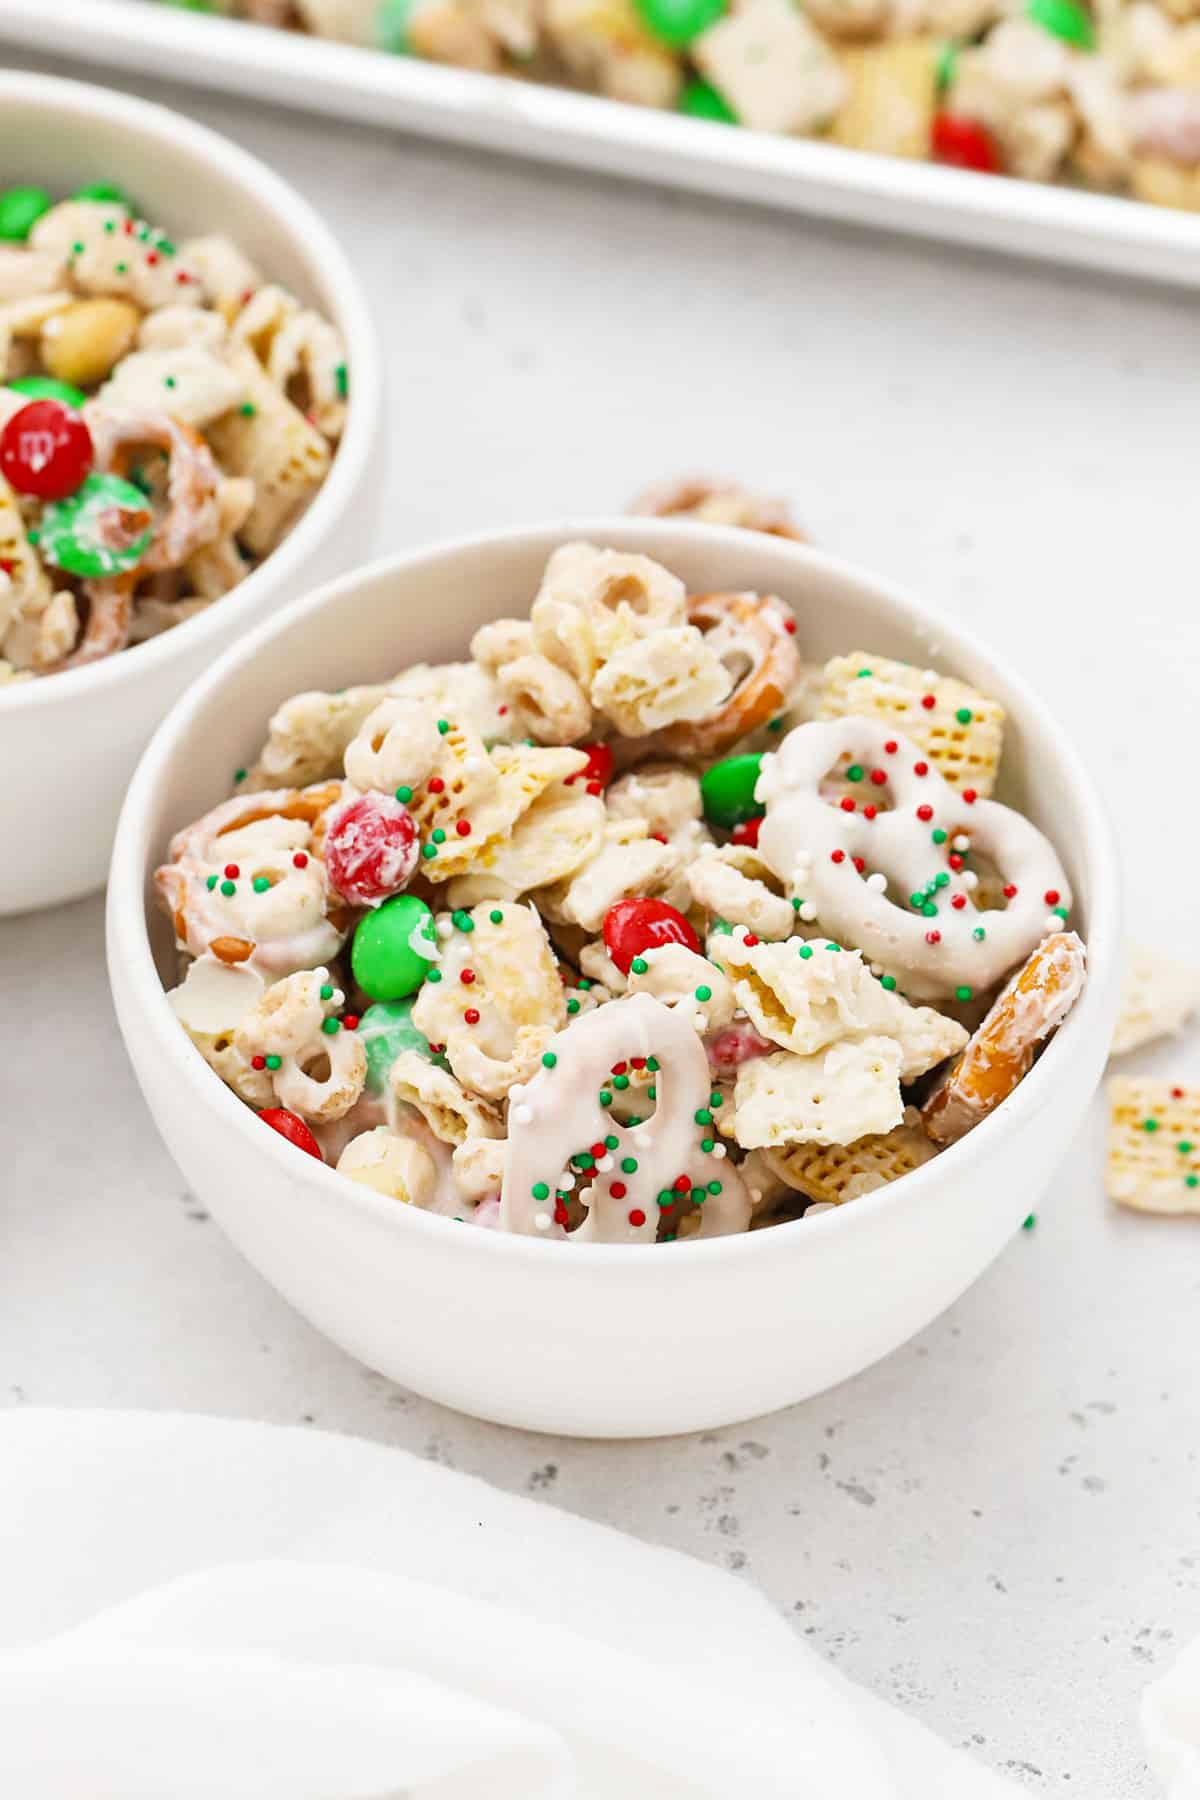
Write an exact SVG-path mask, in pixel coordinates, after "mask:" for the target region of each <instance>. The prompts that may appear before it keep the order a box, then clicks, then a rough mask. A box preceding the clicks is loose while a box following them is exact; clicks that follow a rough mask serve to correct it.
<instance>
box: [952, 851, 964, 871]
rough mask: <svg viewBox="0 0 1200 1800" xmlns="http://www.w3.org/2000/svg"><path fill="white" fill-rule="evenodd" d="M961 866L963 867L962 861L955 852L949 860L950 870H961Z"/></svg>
mask: <svg viewBox="0 0 1200 1800" xmlns="http://www.w3.org/2000/svg"><path fill="white" fill-rule="evenodd" d="M962 866H963V859H962V857H961V856H960V855H959V854H958V851H957V850H956V851H955V852H954V853H953V855H952V856H951V858H950V867H951V868H952V869H961V868H962Z"/></svg>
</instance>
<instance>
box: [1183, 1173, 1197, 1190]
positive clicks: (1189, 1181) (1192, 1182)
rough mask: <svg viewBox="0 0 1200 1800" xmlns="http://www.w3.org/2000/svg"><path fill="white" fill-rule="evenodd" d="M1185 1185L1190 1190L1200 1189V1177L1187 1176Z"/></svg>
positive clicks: (1184, 1180)
mask: <svg viewBox="0 0 1200 1800" xmlns="http://www.w3.org/2000/svg"><path fill="white" fill-rule="evenodd" d="M1183 1185H1184V1187H1190V1188H1194V1187H1200V1175H1185V1176H1184V1178H1183Z"/></svg>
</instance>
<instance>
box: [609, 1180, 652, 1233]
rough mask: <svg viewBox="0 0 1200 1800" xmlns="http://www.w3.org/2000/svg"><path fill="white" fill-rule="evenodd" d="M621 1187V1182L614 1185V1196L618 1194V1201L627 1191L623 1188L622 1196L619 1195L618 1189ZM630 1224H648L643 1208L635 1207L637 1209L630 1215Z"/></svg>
mask: <svg viewBox="0 0 1200 1800" xmlns="http://www.w3.org/2000/svg"><path fill="white" fill-rule="evenodd" d="M619 1187H621V1184H620V1182H619V1181H618V1182H615V1183H614V1184H613V1193H614V1194H616V1197H617V1199H618V1200H619V1199H620V1198H621V1194H623V1193H624V1192H625V1189H624V1188H623V1187H622V1188H621V1194H617V1189H618V1188H619ZM629 1223H630V1224H631V1225H644V1224H645V1223H646V1215H645V1213H644V1212H643V1211H642V1209H641V1207H640V1206H635V1207H634V1209H633V1211H632V1212H631V1213H630V1215H629Z"/></svg>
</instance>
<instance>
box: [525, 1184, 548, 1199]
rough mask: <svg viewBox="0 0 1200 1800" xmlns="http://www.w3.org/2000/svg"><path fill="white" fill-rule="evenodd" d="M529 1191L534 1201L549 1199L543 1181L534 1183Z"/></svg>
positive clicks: (546, 1187)
mask: <svg viewBox="0 0 1200 1800" xmlns="http://www.w3.org/2000/svg"><path fill="white" fill-rule="evenodd" d="M529 1191H530V1193H531V1194H532V1195H533V1197H534V1199H535V1200H548V1199H549V1198H550V1189H549V1187H548V1186H547V1184H546V1183H545V1182H544V1181H535V1182H534V1184H533V1186H532V1187H531V1188H530V1190H529Z"/></svg>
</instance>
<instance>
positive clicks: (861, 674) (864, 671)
mask: <svg viewBox="0 0 1200 1800" xmlns="http://www.w3.org/2000/svg"><path fill="white" fill-rule="evenodd" d="M871 673H872V671H871V670H870V669H860V670H859V671H858V674H857V676H856V677H855V680H857V681H862V680H864V679H865V677H866V676H868V675H870V674H871Z"/></svg>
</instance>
